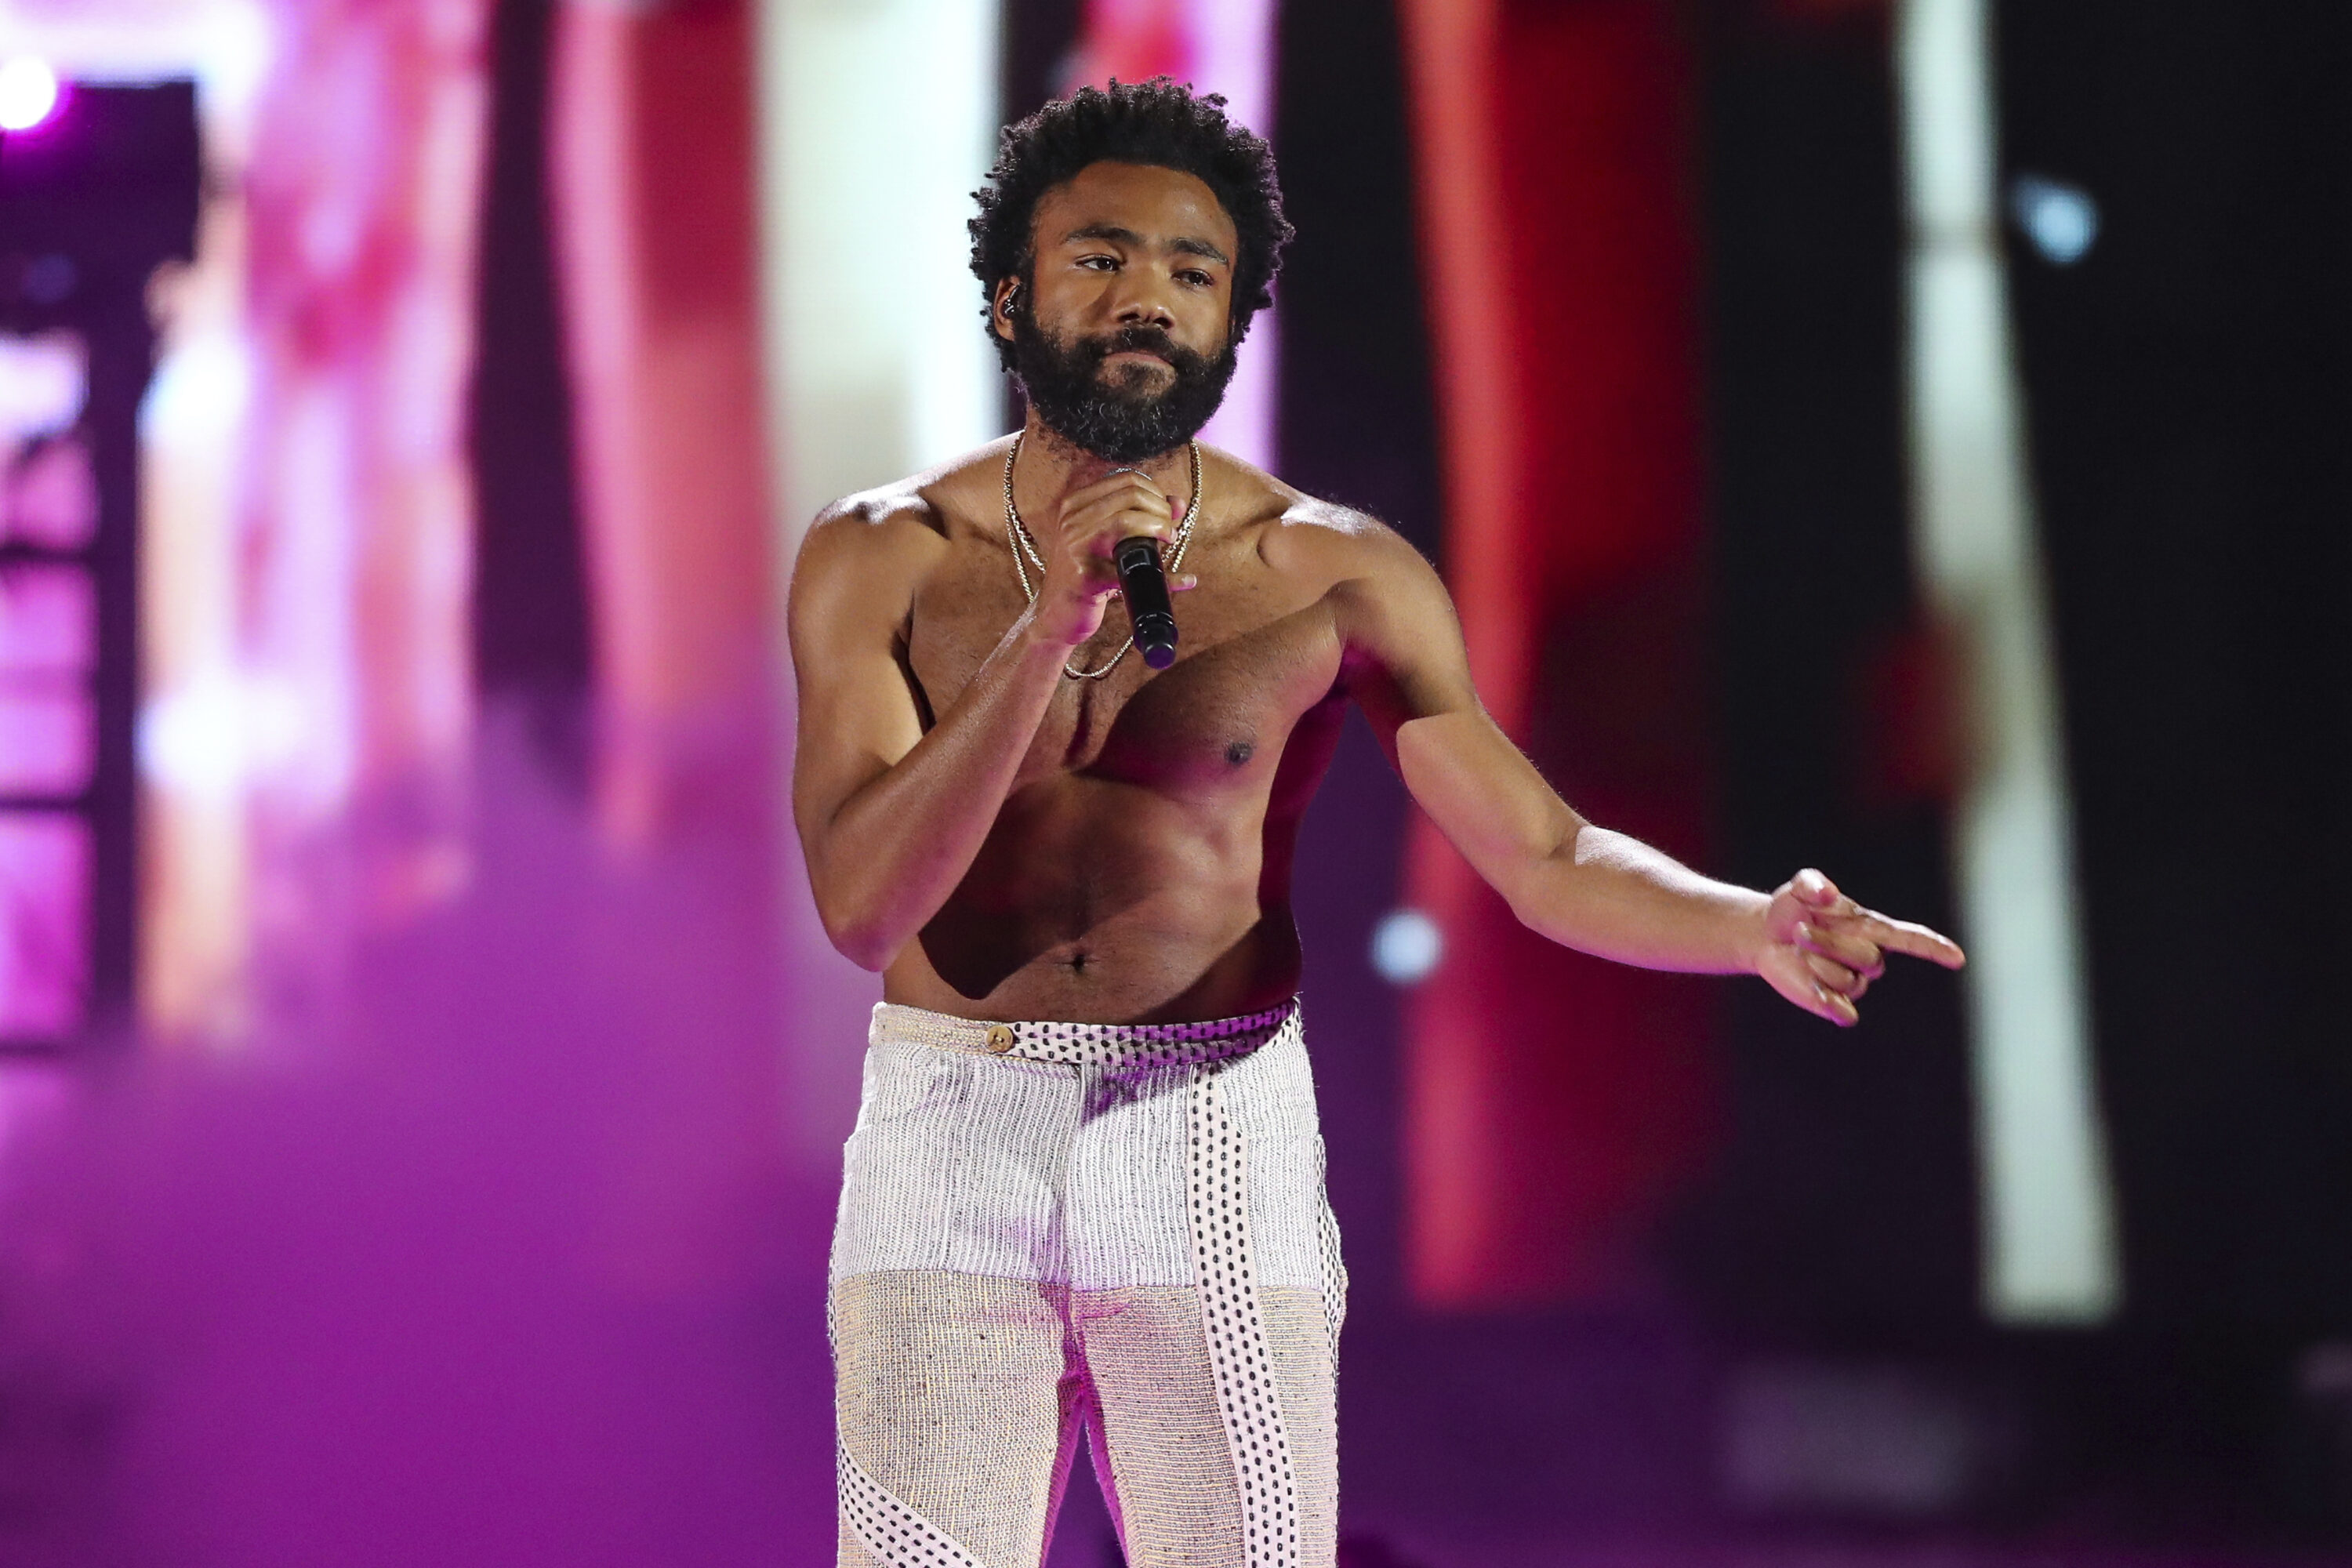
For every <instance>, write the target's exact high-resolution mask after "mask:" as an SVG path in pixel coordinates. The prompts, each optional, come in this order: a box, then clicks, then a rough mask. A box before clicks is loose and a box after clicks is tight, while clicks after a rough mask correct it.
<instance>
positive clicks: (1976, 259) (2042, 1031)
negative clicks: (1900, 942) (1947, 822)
mask: <svg viewBox="0 0 2352 1568" xmlns="http://www.w3.org/2000/svg"><path fill="white" fill-rule="evenodd" d="M1990 7H1991V0H1902V3H1901V5H1900V6H1899V7H1898V10H1897V13H1896V15H1897V17H1898V26H1897V27H1896V29H1895V65H1896V79H1897V81H1898V83H1899V85H1900V88H1901V104H1902V110H1903V114H1902V124H1903V133H1904V153H1905V159H1904V162H1905V174H1906V179H1905V189H1906V204H1907V205H1908V208H1909V216H1910V219H1911V224H1910V232H1911V236H1912V240H1911V257H1910V274H1911V276H1910V305H1911V310H1910V316H1911V320H1910V337H1911V345H1910V347H1911V353H1910V367H1909V368H1910V382H1911V385H1910V392H1911V396H1910V399H1909V406H1910V414H1911V458H1912V464H1911V467H1912V486H1913V501H1914V504H1913V508H1912V524H1913V534H1912V537H1913V542H1914V546H1915V548H1914V552H1913V554H1914V559H1916V561H1917V562H1918V563H1919V573H1920V576H1921V578H1922V584H1921V586H1922V587H1923V588H1924V589H1925V590H1926V597H1927V601H1928V603H1929V604H1930V605H1932V606H1934V608H1935V611H1936V613H1937V616H1940V617H1941V618H1942V619H1944V620H1945V621H1946V622H1947V623H1948V625H1949V626H1951V627H1952V628H1953V629H1954V631H1955V634H1956V640H1957V642H1958V645H1959V646H1960V647H1964V648H1966V649H1967V650H1969V652H1968V667H1967V677H1966V679H1967V689H1968V692H1969V703H1970V707H1971V710H1972V711H1971V713H1970V715H1969V718H1970V724H1969V730H1970V732H1971V733H1972V734H1974V735H1975V736H1976V737H1978V746H1977V752H1978V755H1977V757H1976V759H1975V766H1974V769H1973V771H1972V773H1971V776H1970V777H1969V781H1968V783H1967V785H1966V787H1965V789H1964V790H1963V791H1962V794H1961V797H1960V799H1959V800H1958V803H1956V805H1955V808H1954V812H1953V819H1952V848H1953V859H1954V868H1953V869H1954V881H1955V883H1956V889H1955V890H1956V892H1957V893H1958V900H1959V913H1960V936H1961V937H1962V939H1963V940H1965V941H1966V942H1967V943H1968V946H1969V966H1968V968H1967V969H1966V970H1965V971H1964V972H1962V973H1961V976H1960V984H1961V987H1962V991H1963V993H1964V994H1965V995H1966V996H1967V998H1968V1005H1969V1030H1970V1033H1971V1035H1972V1036H1973V1037H1974V1038H1973V1041H1972V1044H1973V1046H1974V1049H1973V1051H1972V1052H1971V1056H1972V1058H1973V1061H1972V1066H1973V1068H1974V1078H1975V1088H1976V1112H1977V1147H1978V1154H1979V1170H1980V1173H1981V1179H1982V1182H1983V1194H1984V1201H1983V1203H1982V1204H1981V1205H1979V1215H1980V1216H1981V1219H1980V1223H1981V1225H1982V1226H1983V1238H1984V1247H1983V1258H1984V1263H1983V1268H1984V1280H1983V1289H1984V1301H1985V1306H1986V1308H1987V1310H1988V1311H1989V1312H1990V1315H1991V1316H1992V1317H1993V1318H1995V1319H1996V1320H1998V1321H2002V1322H2007V1323H2035V1324H2062V1323H2095V1322H2098V1321H2103V1320H2105V1319H2106V1318H2108V1317H2110V1316H2112V1315H2113V1314H2114V1312H2115V1310H2116V1307H2117V1306H2118V1304H2119V1303H2120V1301H2121V1298H2122V1289H2123V1276H2122V1266H2121V1261H2120V1258H2119V1257H2118V1255H2117V1252H2116V1224H2115V1202H2114V1196H2113V1193H2112V1190H2111V1186H2110V1183H2109V1179H2108V1174H2107V1159H2106V1134H2105V1128H2104V1127H2103V1125H2102V1124H2101V1122H2100V1119H2099V1101H2098V1095H2097V1093H2096V1084H2095V1078H2094V1074H2093V1071H2092V1062H2091V1048H2090V1047H2091V1018H2090V1000H2089V995H2088V993H2087V991H2086V989H2085V986H2084V963H2083V950H2082V929H2081V918H2080V915H2079V913H2078V909H2077V900H2076V894H2075V889H2074V826H2073V815H2074V806H2073V803H2072V801H2071V799H2070V798H2069V795H2068V791H2067V782H2066V769H2065V739H2064V722H2063V713H2062V712H2061V710H2060V704H2059V691H2058V686H2057V680H2056V678H2055V676H2054V674H2053V670H2054V668H2055V661H2054V656H2053V651H2052V647H2053V637H2052V635H2051V626H2050V609H2049V594H2048V590H2047V588H2046V587H2045V585H2044V584H2043V582H2042V559H2041V545H2040V542H2039V539H2038V529H2037V526H2036V523H2035V520H2034V509H2033V494H2032V487H2031V484H2030V473H2029V469H2028V467H2027V463H2026V451H2025V434H2024V423H2025V419H2024V410H2023V408H2022V406H2021V402H2022V399H2021V392H2020V388H2019V385H2018V380H2017V371H2016V364H2015V355H2014V350H2013V348H2012V345H2011V339H2010V325H2009V305H2008V295H2007V285H2006V279H2005V278H2004V275H2003V272H2002V265H2001V255H2000V249H1999V247H1998V246H1997V244H1996V241H1997V240H1998V238H1999V235H1998V232H1997V230H1996V229H1995V227H1994V222H1995V217H1996V214H1997V211H1998V207H1997V204H1996V187H1995V184H1994V177H1993V168H1994V160H1993V104H1994V101H1995V98H1994V93H1993V84H1992V80H1991V74H1990V67H1991V59H1992V55H1991V49H1990ZM2021 185H2022V183H2021ZM2043 186H2044V189H2043V192H2042V193H2041V195H2040V196H2039V197H2038V198H2037V199H2035V200H2034V202H2033V204H2032V205H2033V208H2034V211H2035V213H2036V214H2037V215H2045V214H2047V213H2049V212H2052V211H2054V213H2055V215H2056V216H2054V217H2051V216H2042V226H2046V227H2047V229H2048V231H2049V235H2048V237H2045V236H2044V235H2042V234H2039V233H2036V225H2035V223H2034V222H2033V220H2032V219H2031V218H2029V217H2027V216H2025V214H2024V211H2023V203H2022V202H2016V203H2015V205H2017V206H2018V208H2019V221H2020V222H2021V223H2023V224H2025V225H2026V227H2027V231H2028V233H2030V234H2035V243H2036V244H2037V245H2041V246H2042V247H2043V254H2045V255H2048V256H2050V258H2051V259H2052V260H2053V261H2058V260H2061V259H2072V258H2073V257H2074V256H2080V255H2081V254H2082V251H2083V249H2084V248H2087V247H2088V246H2089V245H2090V242H2091V239H2092V237H2093V236H2094V235H2095V233H2096V211H2095V208H2093V207H2091V206H2090V204H2089V198H2088V197H2087V196H2082V195H2081V194H2080V193H2079V192H2076V193H2072V195H2073V196H2074V197H2075V198H2078V199H2076V200H2074V201H2071V202H2070V201H2069V200H2068V199H2067V197H2068V193H2066V192H2065V191H2064V190H2063V187H2058V186H2055V185H2053V184H2050V183H2048V182H2043ZM2022 194H2023V193H2022V190H2021V186H2019V187H2012V190H2011V196H2012V198H2013V201H2015V198H2018V197H2019V196H2020V195H2022ZM2052 195H2055V196H2056V197H2057V203H2056V205H2055V207H2054V208H2053V205H2052V203H2051V201H2050V200H2049V199H2047V198H2048V197H2049V196H2052ZM2050 237H2054V238H2056V239H2057V240H2059V241H2060V242H2061V247H2062V248H2063V245H2064V244H2068V243H2071V244H2073V245H2074V247H2075V248H2074V250H2073V252H2072V254H2071V255H2069V256H2066V257H2064V258H2062V257H2061V256H2060V254H2059V253H2058V252H2057V251H2055V250H2053V249H2052V248H2051V247H2050V243H2049V240H2050Z"/></svg>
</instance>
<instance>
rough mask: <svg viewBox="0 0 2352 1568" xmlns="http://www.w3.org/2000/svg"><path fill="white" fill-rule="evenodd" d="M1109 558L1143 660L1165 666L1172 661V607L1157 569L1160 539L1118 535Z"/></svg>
mask: <svg viewBox="0 0 2352 1568" xmlns="http://www.w3.org/2000/svg"><path fill="white" fill-rule="evenodd" d="M1110 562H1111V564H1112V565H1113V566H1116V567H1118V591H1119V593H1120V595H1122V596H1124V597H1125V598H1126V600H1127V618H1128V619H1129V621H1130V622H1132V623H1134V626H1135V646H1136V647H1139V648H1141V649H1142V650H1143V662H1144V663H1146V664H1148V665H1150V667H1151V668H1154V669H1165V668H1168V667H1169V666H1170V665H1171V664H1173V663H1175V662H1176V607H1175V606H1174V605H1171V604H1170V603H1169V602H1168V574H1166V573H1165V572H1162V571H1161V570H1160V541H1158V540H1156V539H1153V538H1151V537H1150V536H1149V535H1147V534H1140V533H1139V534H1137V535H1136V536H1135V537H1133V538H1132V539H1122V540H1120V541H1119V542H1118V547H1117V548H1115V549H1114V550H1112V551H1111V552H1110Z"/></svg>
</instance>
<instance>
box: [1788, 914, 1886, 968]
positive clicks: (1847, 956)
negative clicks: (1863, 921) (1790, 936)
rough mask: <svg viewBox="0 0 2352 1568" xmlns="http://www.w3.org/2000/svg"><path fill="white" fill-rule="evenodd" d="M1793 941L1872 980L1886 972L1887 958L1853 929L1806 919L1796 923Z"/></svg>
mask: <svg viewBox="0 0 2352 1568" xmlns="http://www.w3.org/2000/svg"><path fill="white" fill-rule="evenodd" d="M1795 941H1796V943H1797V945H1798V946H1799V947H1801V948H1803V949H1805V950H1806V951H1807V952H1818V953H1820V954H1822V956H1823V957H1826V958H1832V959H1835V960H1836V961H1837V962H1838V963H1842V964H1843V965H1845V966H1846V967H1847V968H1848V969H1853V970H1857V971H1859V972H1861V973H1864V974H1866V975H1868V976H1870V977H1871V978H1872V979H1873V980H1875V979H1877V978H1878V977H1879V976H1880V975H1882V974H1884V973H1886V961H1885V959H1884V958H1882V957H1881V956H1880V955H1879V952H1878V948H1877V946H1876V945H1875V944H1874V943H1873V942H1869V941H1867V940H1865V939H1864V938H1863V937H1861V936H1859V935H1856V934H1853V933H1852V932H1848V931H1837V930H1835V929H1833V928H1832V927H1829V926H1825V925H1818V924H1814V923H1812V922H1811V921H1808V922H1806V923H1804V924H1801V925H1799V926H1798V927H1797V931H1796V937H1795Z"/></svg>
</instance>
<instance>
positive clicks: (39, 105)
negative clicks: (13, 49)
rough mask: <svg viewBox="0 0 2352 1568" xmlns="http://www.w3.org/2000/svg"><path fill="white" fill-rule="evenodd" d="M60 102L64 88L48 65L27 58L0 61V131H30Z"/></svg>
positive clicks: (38, 60)
mask: <svg viewBox="0 0 2352 1568" xmlns="http://www.w3.org/2000/svg"><path fill="white" fill-rule="evenodd" d="M64 101H65V88H64V86H63V84H62V83H60V82H59V81H58V73H57V72H56V71H54V70H52V69H50V68H49V62H48V61H47V60H44V59H38V58H35V57H33V56H31V55H18V56H17V57H16V58H14V59H11V60H5V61H0V131H31V130H33V129H35V128H37V126H39V125H40V124H41V123H42V122H43V121H47V119H48V118H49V117H50V116H51V115H53V114H55V113H56V112H57V111H58V105H59V104H60V103H62V102H64Z"/></svg>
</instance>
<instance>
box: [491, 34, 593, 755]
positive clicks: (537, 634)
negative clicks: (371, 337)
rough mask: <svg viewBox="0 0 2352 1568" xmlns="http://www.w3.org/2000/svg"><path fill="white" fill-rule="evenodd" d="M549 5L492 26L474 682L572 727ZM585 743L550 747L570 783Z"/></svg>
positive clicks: (581, 623) (578, 677)
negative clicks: (551, 192) (551, 193)
mask: <svg viewBox="0 0 2352 1568" xmlns="http://www.w3.org/2000/svg"><path fill="white" fill-rule="evenodd" d="M553 16H554V0H499V6H498V10H497V13H496V16H495V19H494V21H493V24H492V28H491V38H490V49H491V67H490V68H491V119H490V145H489V164H488V178H487V180H486V181H485V182H484V191H483V213H482V228H481V237H482V261H481V269H480V277H481V292H480V310H479V314H478V318H477V319H478V321H479V322H480V328H479V332H480V338H479V344H478V351H477V355H476V359H475V365H474V385H473V406H472V408H471V411H470V418H471V424H472V430H471V437H470V440H471V445H472V447H473V459H474V489H475V522H474V675H475V679H476V680H477V682H478V684H479V686H480V688H481V689H482V690H483V691H484V692H486V693H507V694H515V695H524V696H528V697H529V698H530V699H531V700H533V701H534V702H535V703H536V704H537V705H538V706H539V707H540V709H541V714H542V716H543V717H545V718H547V719H549V720H556V719H558V718H559V717H560V716H561V715H563V714H566V713H572V714H575V715H576V710H578V708H579V706H580V704H581V703H583V701H584V700H585V699H586V695H587V691H588V686H589V681H590V679H591V675H592V668H593V667H592V660H591V657H590V651H589V626H588V595H587V588H586V584H585V579H584V575H583V571H582V566H581V550H580V519H579V509H578V501H577V497H576V493H575V487H574V482H573V473H572V399H571V393H570V388H569V387H568V386H567V385H566V384H565V382H564V366H563V341H562V325H561V322H560V320H559V309H558V304H559V302H558V300H557V297H556V289H555V264H554V253H553V246H552V243H551V237H550V233H549V203H548V190H547V103H548V92H547V89H548V74H549V72H548V63H549V46H550V41H551V35H552V30H553ZM578 736H579V731H577V729H576V728H575V727H572V726H560V727H558V728H554V729H551V730H548V731H546V732H545V734H544V735H543V738H544V739H546V740H548V741H549V742H553V743H555V744H556V745H557V746H558V747H559V752H558V754H557V755H556V756H553V757H551V760H555V761H560V762H561V763H562V764H563V765H564V767H565V770H566V771H567V772H568V773H576V771H577V770H578V769H579V768H581V767H582V766H583V765H584V758H583V757H582V756H581V755H579V753H578Z"/></svg>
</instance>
